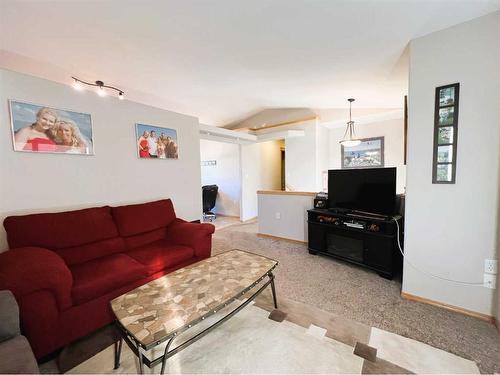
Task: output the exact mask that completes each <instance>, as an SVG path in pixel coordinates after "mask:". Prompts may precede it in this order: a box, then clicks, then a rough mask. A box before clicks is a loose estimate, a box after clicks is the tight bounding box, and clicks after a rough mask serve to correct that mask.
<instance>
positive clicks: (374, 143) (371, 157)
mask: <svg viewBox="0 0 500 375" xmlns="http://www.w3.org/2000/svg"><path fill="white" fill-rule="evenodd" d="M341 147H342V168H343V169H344V168H375V167H383V166H384V137H375V138H365V139H361V143H360V144H359V145H357V146H352V147H345V146H343V145H342V146H341Z"/></svg>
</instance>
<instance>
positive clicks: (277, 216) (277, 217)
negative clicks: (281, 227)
mask: <svg viewBox="0 0 500 375" xmlns="http://www.w3.org/2000/svg"><path fill="white" fill-rule="evenodd" d="M274 217H276V219H278V220H279V219H281V212H276V213H275V214H274Z"/></svg>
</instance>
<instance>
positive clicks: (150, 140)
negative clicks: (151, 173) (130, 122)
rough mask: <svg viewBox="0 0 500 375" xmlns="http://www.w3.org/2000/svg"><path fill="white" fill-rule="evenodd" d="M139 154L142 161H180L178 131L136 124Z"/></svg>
mask: <svg viewBox="0 0 500 375" xmlns="http://www.w3.org/2000/svg"><path fill="white" fill-rule="evenodd" d="M135 127H136V140H137V154H138V156H139V158H141V159H178V158H179V147H178V143H177V130H175V129H170V128H162V127H159V126H153V125H146V124H135Z"/></svg>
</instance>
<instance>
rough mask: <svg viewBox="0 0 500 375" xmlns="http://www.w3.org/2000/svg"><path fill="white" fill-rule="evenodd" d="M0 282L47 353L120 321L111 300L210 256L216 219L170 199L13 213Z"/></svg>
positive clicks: (33, 340) (37, 348) (37, 346)
mask: <svg viewBox="0 0 500 375" xmlns="http://www.w3.org/2000/svg"><path fill="white" fill-rule="evenodd" d="M4 227H5V230H6V231H7V239H8V242H9V247H10V249H11V250H8V251H6V252H3V253H0V289H10V290H11V291H12V292H13V293H14V295H15V297H16V300H17V302H18V304H19V307H20V317H21V326H22V330H23V333H24V335H25V336H26V337H27V338H28V340H29V342H30V344H31V346H32V348H33V351H34V353H35V356H36V358H41V357H43V356H45V355H47V354H49V353H51V352H53V351H55V350H56V349H59V348H61V347H63V346H65V345H67V344H69V343H71V342H72V341H74V340H76V339H78V338H80V337H82V336H85V335H87V334H89V333H91V332H93V331H95V330H96V329H98V328H100V327H103V326H105V325H106V324H109V323H111V322H112V321H113V319H114V316H113V313H112V312H111V309H110V306H109V301H110V300H112V299H113V298H115V297H117V296H119V295H121V294H123V293H125V292H127V291H129V290H131V289H134V288H136V287H138V286H140V285H143V284H145V283H147V282H149V281H151V280H153V279H156V278H159V277H161V276H163V275H165V274H167V273H169V272H172V271H174V270H176V269H178V268H181V267H184V266H186V265H188V264H191V263H194V262H197V261H199V260H201V259H204V258H207V257H209V256H210V252H211V236H212V233H213V232H214V226H213V225H211V224H195V223H188V222H186V221H184V220H181V219H178V218H176V216H175V211H174V207H173V205H172V202H171V200H170V199H166V200H160V201H156V202H150V203H144V204H136V205H127V206H120V207H109V206H104V207H94V208H88V209H83V210H77V211H67V212H60V213H44V214H33V215H25V216H10V217H7V218H6V219H5V221H4Z"/></svg>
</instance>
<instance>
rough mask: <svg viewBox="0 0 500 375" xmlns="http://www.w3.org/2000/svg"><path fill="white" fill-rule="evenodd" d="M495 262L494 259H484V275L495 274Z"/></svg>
mask: <svg viewBox="0 0 500 375" xmlns="http://www.w3.org/2000/svg"><path fill="white" fill-rule="evenodd" d="M497 264H498V262H497V260H496V259H485V260H484V273H489V274H492V275H496V274H497Z"/></svg>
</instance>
